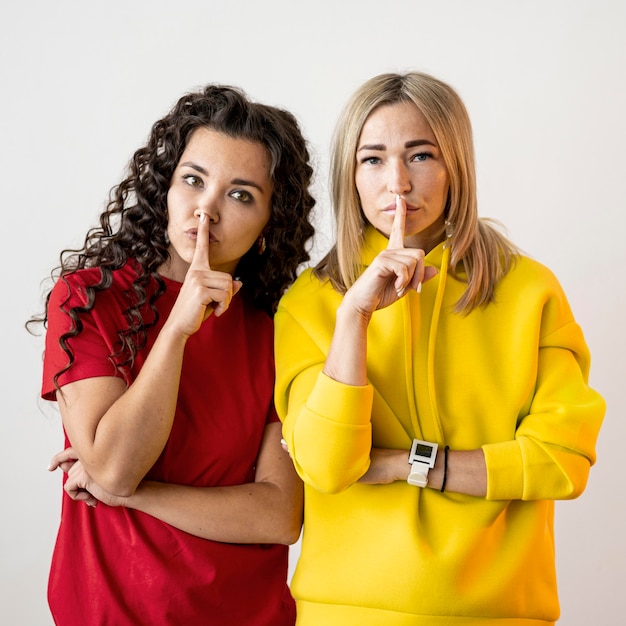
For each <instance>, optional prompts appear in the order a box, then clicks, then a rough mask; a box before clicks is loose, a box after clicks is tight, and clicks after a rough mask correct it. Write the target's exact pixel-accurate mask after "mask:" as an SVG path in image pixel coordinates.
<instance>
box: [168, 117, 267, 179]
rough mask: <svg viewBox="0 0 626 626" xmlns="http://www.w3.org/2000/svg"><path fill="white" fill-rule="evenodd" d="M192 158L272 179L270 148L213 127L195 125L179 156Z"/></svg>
mask: <svg viewBox="0 0 626 626" xmlns="http://www.w3.org/2000/svg"><path fill="white" fill-rule="evenodd" d="M189 159H193V160H194V161H199V164H200V165H202V164H203V163H204V164H205V165H212V166H213V167H212V168H211V169H215V167H217V166H219V167H220V168H222V167H223V168H225V169H235V170H241V171H249V172H251V173H254V174H255V175H256V176H257V177H258V176H260V177H263V178H266V179H268V180H269V179H270V156H269V153H268V150H267V148H266V147H265V146H264V145H263V144H261V143H259V142H256V141H250V140H249V139H244V138H242V137H231V136H230V135H227V134H226V133H222V132H220V131H217V130H214V129H212V128H207V127H201V128H196V129H195V130H194V131H193V132H192V133H191V135H190V137H189V139H188V141H187V145H186V146H185V149H184V151H183V154H182V156H181V158H180V160H181V161H183V160H189Z"/></svg>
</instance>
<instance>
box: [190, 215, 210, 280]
mask: <svg viewBox="0 0 626 626" xmlns="http://www.w3.org/2000/svg"><path fill="white" fill-rule="evenodd" d="M191 267H194V268H202V269H211V266H210V264H209V216H208V215H207V214H206V213H201V214H200V219H199V220H198V230H197V232H196V249H195V250H194V253H193V259H192V260H191Z"/></svg>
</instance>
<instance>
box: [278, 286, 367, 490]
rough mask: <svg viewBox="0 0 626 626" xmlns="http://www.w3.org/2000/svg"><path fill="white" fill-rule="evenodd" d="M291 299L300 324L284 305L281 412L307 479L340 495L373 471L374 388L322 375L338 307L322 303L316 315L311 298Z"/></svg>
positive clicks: (298, 467)
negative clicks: (371, 468)
mask: <svg viewBox="0 0 626 626" xmlns="http://www.w3.org/2000/svg"><path fill="white" fill-rule="evenodd" d="M290 300H291V302H292V303H293V307H297V309H298V310H297V318H298V319H297V320H296V319H294V316H293V315H292V314H291V311H288V310H287V308H286V306H285V303H284V302H283V303H281V306H279V309H278V312H277V313H276V316H275V318H274V323H275V333H276V336H275V348H276V394H275V401H276V409H277V412H278V416H279V417H280V419H281V421H282V422H283V437H284V438H285V440H286V441H287V445H288V447H289V452H290V454H291V457H292V459H293V462H294V465H295V468H296V471H297V472H298V474H299V475H300V477H301V478H302V480H303V481H304V482H306V483H307V484H309V485H311V486H312V487H314V488H315V489H317V490H319V491H322V492H325V493H337V492H339V491H342V490H344V489H346V488H347V487H349V486H350V485H351V484H353V483H354V482H356V481H357V480H358V479H359V478H360V477H361V476H362V475H363V474H364V473H365V472H366V471H367V469H368V468H369V464H370V451H371V447H372V426H371V412H372V400H373V389H372V387H371V385H366V386H363V387H354V386H350V385H345V384H342V383H339V382H337V381H335V380H333V379H331V378H329V377H328V376H326V375H325V374H324V373H323V372H322V369H323V367H324V361H325V355H326V354H327V352H328V348H329V346H330V340H331V338H332V332H333V327H334V308H333V307H332V306H331V307H328V309H327V310H325V308H324V304H325V302H324V301H323V300H322V302H321V303H320V306H317V302H318V301H316V307H315V311H314V313H313V314H312V311H311V309H310V304H309V309H308V310H306V309H304V308H303V307H302V304H301V303H303V302H308V303H310V302H311V300H310V299H309V297H307V295H296V296H295V297H294V298H293V299H290ZM288 302H289V300H288ZM293 307H292V308H293Z"/></svg>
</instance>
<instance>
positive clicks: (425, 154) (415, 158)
mask: <svg viewBox="0 0 626 626" xmlns="http://www.w3.org/2000/svg"><path fill="white" fill-rule="evenodd" d="M432 156H433V155H432V154H431V153H430V152H419V153H418V154H416V155H414V156H413V158H412V159H411V160H412V161H427V160H428V159H430V158H432Z"/></svg>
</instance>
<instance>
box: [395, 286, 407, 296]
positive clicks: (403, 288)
mask: <svg viewBox="0 0 626 626" xmlns="http://www.w3.org/2000/svg"><path fill="white" fill-rule="evenodd" d="M405 289H406V287H402V289H398V291H396V293H397V294H398V298H401V297H402V296H403V295H404V291H405Z"/></svg>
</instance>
